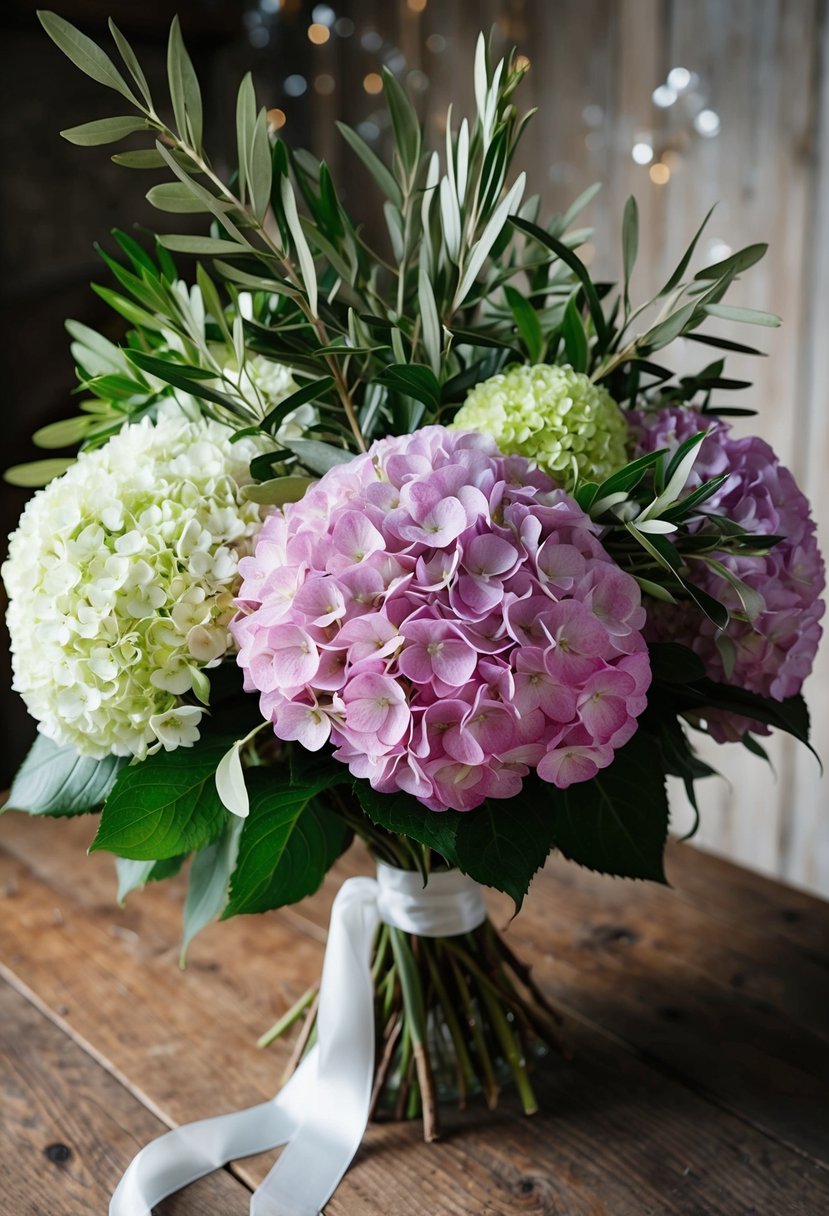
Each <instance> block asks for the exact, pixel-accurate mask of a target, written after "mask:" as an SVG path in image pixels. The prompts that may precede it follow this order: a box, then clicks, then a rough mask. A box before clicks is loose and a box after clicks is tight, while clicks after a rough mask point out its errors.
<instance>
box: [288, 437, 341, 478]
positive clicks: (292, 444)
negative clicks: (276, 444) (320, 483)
mask: <svg viewBox="0 0 829 1216" xmlns="http://www.w3.org/2000/svg"><path fill="white" fill-rule="evenodd" d="M284 443H285V447H286V448H288V450H289V451H291V452H293V454H294V455H295V456H296V457H297V458H298V459H299V462H300V464H302V465H303V466H304V467H305V468H306V469H308V470H309V471H310V472H311V473H319V474H322V473H327V472H328V470H329V469H333V467H334V465H335V464H348V462H349V460H353V459H354V453H353V452H347V451H346V450H345V448H335V447H333V446H332V445H331V444H330V443H320V441H319V440H318V439H290V440H288V439H286V440H285V441H284Z"/></svg>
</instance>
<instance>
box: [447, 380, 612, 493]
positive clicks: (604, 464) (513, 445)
mask: <svg viewBox="0 0 829 1216" xmlns="http://www.w3.org/2000/svg"><path fill="white" fill-rule="evenodd" d="M453 425H454V427H455V429H456V430H465V431H467V430H469V431H481V432H483V433H484V434H486V435H491V436H492V437H493V439H494V440H495V442H496V443H497V444H498V447H499V448H500V449H501V451H502V452H504V454H505V455H509V456H512V455H520V456H526V457H528V458H529V459H530V460H535V461H537V462H538V464H539V465H540V467H541V468H542V469H545V470H546V471H547V472H548V473H550V474H552V475H553V476H554V477H555V478H556V479H557V480H558V481H562V482H564V483H565V484H571V483H572V482H573V480H574V472H575V470H576V469H577V470H578V475H579V477H581V478H584V479H589V480H590V481H601V480H602V479H603V478H604V477H607V476H608V474H610V473H612V472H613V471H614V470H615V469H618V468H619V467H620V466H621V465H623V464H624V463H625V461H626V459H627V455H626V450H625V440H626V436H627V428H626V426H625V422H624V418H623V416H622V412H621V410H620V409H619V407H618V405H617V404H616V402H615V401H614V400H613V398H612V397H611V396H610V394H609V393H608V392H607V390H606V389H604V388H602V387H601V386H600V385H598V384H594V383H593V382H592V381H591V380H590V379H589V378H588V377H587V376H585V375H584V374H583V373H582V372H577V371H574V370H573V368H572V367H569V366H564V367H558V366H550V365H549V364H546V363H540V364H536V365H535V366H532V367H529V366H515V367H508V368H507V369H506V371H504V372H501V373H499V374H498V375H497V376H491V377H490V379H489V380H484V381H483V382H482V383H481V384H478V385H476V386H475V388H473V389H472V390H471V392H470V393H469V396H468V397H467V399H466V401H465V403H464V404H463V405H462V406H461V408H460V410H459V411H458V414H457V415H456V417H455V421H454V424H453Z"/></svg>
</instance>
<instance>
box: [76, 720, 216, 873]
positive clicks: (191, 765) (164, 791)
mask: <svg viewBox="0 0 829 1216" xmlns="http://www.w3.org/2000/svg"><path fill="white" fill-rule="evenodd" d="M233 742H234V740H233V739H232V738H229V739H228V738H215V737H211V736H204V737H202V738H201V739H200V740H199V741H198V742H197V743H196V744H195V745H194V746H193V747H179V748H176V749H175V751H172V752H166V751H160V752H156V753H155V754H154V755H152V756H147V757H146V759H145V760H142V761H141V762H140V763H138V764H133V765H129V766H128V767H127V768H124V769H122V770H121V772H120V774H119V776H118V780H117V781H116V783H115V787H114V789H113V790H112V793H111V794H110V795H109V797H108V798H107V800H106V804H105V806H104V809H103V812H102V814H101V822H100V826H99V828H98V834H97V836H96V837H95V840H94V841H93V842H92V850H99V849H107V850H109V852H111V853H117V854H118V856H120V857H130V858H132V859H133V860H135V861H149V860H151V859H152V860H156V861H157V860H160V859H163V858H167V857H176V856H178V855H179V854H180V853H191V852H192V851H193V850H194V849H201V848H203V847H204V846H205V845H206V844H210V843H211V842H212V841H213V840H215V839H217V837H218V836H220V835H221V833H222V831H223V830H224V827H225V825H226V823H227V812H226V811H225V809H224V807H223V806H222V803H221V801H220V799H219V795H218V793H217V792H216V780H215V776H216V768H217V767H218V764H219V761H220V760H221V758H222V756H223V755H224V754H225V752H226V751H227V749H228V747H229V746H230V744H231V743H233Z"/></svg>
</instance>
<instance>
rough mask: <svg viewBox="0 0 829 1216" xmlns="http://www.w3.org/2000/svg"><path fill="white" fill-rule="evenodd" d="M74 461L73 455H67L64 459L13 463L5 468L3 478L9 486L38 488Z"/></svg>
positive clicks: (58, 474) (55, 458) (64, 470)
mask: <svg viewBox="0 0 829 1216" xmlns="http://www.w3.org/2000/svg"><path fill="white" fill-rule="evenodd" d="M74 463H75V460H74V457H71V456H67V457H66V458H65V459H64V458H63V457H53V458H52V459H50V460H31V461H29V463H28V464H14V465H12V467H11V468H10V469H6V471H5V473H4V474H3V480H4V481H7V482H8V483H9V485H10V486H23V487H24V488H25V489H36V488H37V489H39V488H40V487H41V486H45V485H47V484H48V482H50V481H51V480H52V479H53V478H54V477H60V475H61V473H65V472H66V470H67V469H68V468H69V466H70V465H72V464H74Z"/></svg>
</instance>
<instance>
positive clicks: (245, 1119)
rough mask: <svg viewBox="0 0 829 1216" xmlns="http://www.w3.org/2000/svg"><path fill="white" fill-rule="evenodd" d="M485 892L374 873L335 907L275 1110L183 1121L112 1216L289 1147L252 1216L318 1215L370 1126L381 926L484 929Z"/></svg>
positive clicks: (437, 877)
mask: <svg viewBox="0 0 829 1216" xmlns="http://www.w3.org/2000/svg"><path fill="white" fill-rule="evenodd" d="M485 916H486V912H485V909H484V903H483V899H482V896H481V889H480V887H479V886H478V884H477V883H475V882H473V881H472V879H470V878H467V877H466V875H464V874H461V872H460V871H459V870H448V871H445V872H441V873H437V874H432V875H430V876H429V880H428V882H427V883H426V885H425V886H424V885H423V880H422V878H421V876H420V875H419V874H418V873H417V872H415V871H409V870H398V869H395V868H394V867H392V866H386V865H382V864H381V865H378V867H377V879H376V880H375V879H373V878H349V879H348V880H347V881H346V882H345V883H344V884H343V886H342V887H341V888H340V891H339V893H338V895H337V898H336V899H335V900H334V906H333V908H332V909H331V923H330V925H329V929H328V944H327V946H326V950H325V959H324V962H323V967H322V979H321V981H320V994H319V1008H318V1014H317V1044H316V1046H315V1047H314V1048H312V1050H311V1051H309V1052H308V1054H307V1055H306V1057H305V1058H304V1060H303V1061H302V1063H301V1064H300V1066H299V1068H298V1069H297V1070H296V1072H295V1073H294V1075H293V1076H292V1077H291V1079H290V1081H288V1083H287V1085H285V1086H283V1088H282V1089H281V1090H280V1091H279V1093H278V1094H277V1095H276V1096H275V1097H274V1098H272V1099H271V1100H270V1101H269V1102H262V1103H260V1105H258V1106H252V1107H250V1109H249V1110H243V1111H238V1112H237V1113H236V1114H231V1115H219V1116H217V1117H216V1118H213V1119H202V1120H200V1121H199V1122H198V1123H187V1124H185V1125H184V1126H183V1127H178V1128H176V1129H175V1130H174V1131H171V1132H167V1133H166V1135H163V1136H159V1138H158V1139H157V1140H153V1141H152V1142H151V1143H150V1144H148V1145H147V1146H146V1148H143V1149H142V1150H141V1152H139V1153H138V1154H137V1155H136V1156H135V1157H134V1158H133V1160H132V1161H131V1163H130V1165H129V1167H128V1168H127V1171H126V1173H125V1174H124V1176H123V1178H122V1179H121V1181H120V1182H119V1184H118V1187H117V1189H116V1191H115V1194H114V1195H113V1196H112V1200H111V1202H110V1205H109V1216H150V1213H151V1209H152V1208H153V1206H154V1205H155V1204H157V1203H160V1202H161V1200H162V1199H165V1198H166V1197H167V1196H168V1195H172V1194H173V1192H174V1191H177V1190H179V1189H180V1188H181V1187H183V1186H187V1185H188V1183H190V1182H195V1180H196V1179H197V1178H201V1177H202V1175H204V1174H209V1173H210V1172H211V1171H212V1170H216V1169H219V1168H221V1166H223V1165H226V1164H227V1162H228V1161H232V1160H234V1159H235V1158H237V1157H247V1156H250V1155H251V1154H252V1153H263V1152H266V1151H267V1150H269V1149H272V1148H277V1147H278V1146H279V1145H282V1144H284V1145H285V1146H286V1147H285V1149H284V1151H283V1152H282V1154H281V1155H280V1157H279V1160H278V1161H277V1162H276V1164H275V1165H274V1166H273V1168H272V1169H271V1171H270V1173H269V1174H268V1176H267V1178H266V1179H265V1181H264V1182H263V1183H262V1185H261V1186H260V1187H259V1188H258V1190H256V1191H255V1192H254V1194H253V1195H252V1196H251V1200H250V1216H318V1214H319V1212H320V1211H321V1209H322V1208H323V1207H324V1206H325V1204H326V1203H327V1202H328V1200H329V1199H330V1198H331V1196H332V1194H333V1193H334V1191H335V1190H336V1188H337V1185H338V1184H339V1182H340V1179H341V1178H342V1176H343V1174H344V1173H345V1172H346V1170H347V1169H348V1167H349V1165H350V1164H351V1161H352V1158H353V1157H354V1154H355V1153H356V1152H357V1149H358V1148H359V1145H360V1141H361V1140H362V1138H363V1133H364V1132H365V1129H366V1124H367V1122H368V1112H369V1104H370V1100H371V1088H372V1081H373V1077H374V989H373V985H372V980H371V951H372V945H373V942H374V936H375V933H376V931H377V927H378V925H379V923H380V921H384V922H385V923H386V924H387V925H391V926H393V927H394V928H397V929H402V930H403V931H404V932H405V933H412V934H416V935H417V936H419V937H454V936H456V935H458V934H461V933H469V932H470V931H471V930H472V929H476V928H477V927H478V925H480V924H482V922H483V920H484V918H485Z"/></svg>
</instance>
